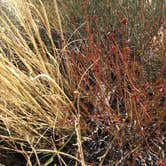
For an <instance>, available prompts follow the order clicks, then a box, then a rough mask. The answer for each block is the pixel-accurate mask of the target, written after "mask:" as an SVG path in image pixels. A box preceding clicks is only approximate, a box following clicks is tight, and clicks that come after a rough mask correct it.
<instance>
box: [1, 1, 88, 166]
mask: <svg viewBox="0 0 166 166" xmlns="http://www.w3.org/2000/svg"><path fill="white" fill-rule="evenodd" d="M38 3H39V5H40V6H41V8H40V9H42V10H40V11H39V10H38V9H37V8H36V7H35V6H34V5H33V3H31V2H28V1H26V0H18V1H16V0H13V1H11V2H10V5H11V8H12V10H13V11H15V14H13V13H12V14H13V16H12V17H10V16H9V15H8V13H6V12H5V10H1V14H0V21H1V24H0V25H1V31H0V93H1V95H0V139H1V140H4V141H5V142H6V143H7V144H8V146H7V147H8V148H9V149H13V150H15V151H17V152H20V153H22V154H24V156H25V157H26V159H27V162H28V165H32V163H31V159H30V156H31V154H32V153H34V154H35V156H36V161H37V163H38V165H40V164H41V163H40V161H39V158H38V153H52V154H56V155H57V156H58V158H59V160H61V161H62V163H63V164H65V161H63V159H62V158H61V157H60V156H61V155H66V156H68V157H69V158H74V159H75V160H78V159H77V158H75V157H74V156H72V155H70V154H65V153H62V152H60V151H58V149H57V147H56V145H55V144H54V143H53V140H52V139H53V137H54V136H55V135H57V133H58V137H57V139H63V137H64V135H65V136H67V135H70V134H71V133H72V132H73V131H74V130H75V129H76V131H77V132H76V133H77V136H78V140H77V141H78V142H79V144H78V145H79V147H80V148H79V149H80V154H82V156H83V152H82V151H81V137H80V135H81V133H80V127H79V125H80V124H79V121H78V120H77V119H78V118H77V116H76V115H74V112H72V110H73V111H75V113H76V109H75V107H74V105H73V103H72V101H71V100H70V99H69V97H68V96H67V94H66V93H65V91H64V88H63V87H64V85H65V87H68V81H67V79H65V77H64V75H63V74H62V69H60V63H61V56H60V55H61V54H65V49H62V50H60V49H58V48H57V46H56V45H55V44H54V41H53V40H58V39H53V38H52V35H51V26H50V23H49V21H48V17H47V13H46V10H45V7H44V5H43V3H42V2H41V1H40V0H39V1H38ZM54 5H55V6H54V7H55V8H54V9H55V16H54V20H56V22H57V27H54V29H57V30H59V32H60V37H61V39H62V40H63V41H64V36H63V30H62V25H61V18H60V16H59V11H58V6H57V2H56V0H54ZM2 9H4V8H2ZM13 17H14V19H16V20H14V21H13ZM15 21H16V22H17V23H15ZM40 27H43V28H44V29H45V31H46V34H47V35H48V38H49V43H48V45H47V44H46V43H44V41H43V39H42V37H41V34H40ZM63 44H64V43H63ZM49 48H51V49H49ZM66 91H67V93H70V92H69V91H70V89H66ZM72 118H73V119H74V122H71V119H72ZM74 123H76V124H75V126H74ZM62 131H63V134H62ZM48 133H50V135H51V136H47V135H48ZM64 133H66V134H64ZM68 133H69V134H68ZM60 135H61V136H62V138H61V136H60ZM54 139H56V138H54ZM64 144H65V143H64ZM62 145H63V144H62ZM18 146H20V147H21V149H22V150H19V149H20V148H18ZM7 147H6V146H4V147H3V148H4V149H6V148H7ZM29 147H30V150H29V151H26V152H25V151H24V149H26V148H29ZM49 147H50V149H48V148H49ZM62 147H63V146H62ZM62 147H61V148H62ZM53 149H54V150H53ZM83 161H84V160H83ZM48 162H49V161H48ZM83 165H85V164H83Z"/></svg>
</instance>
